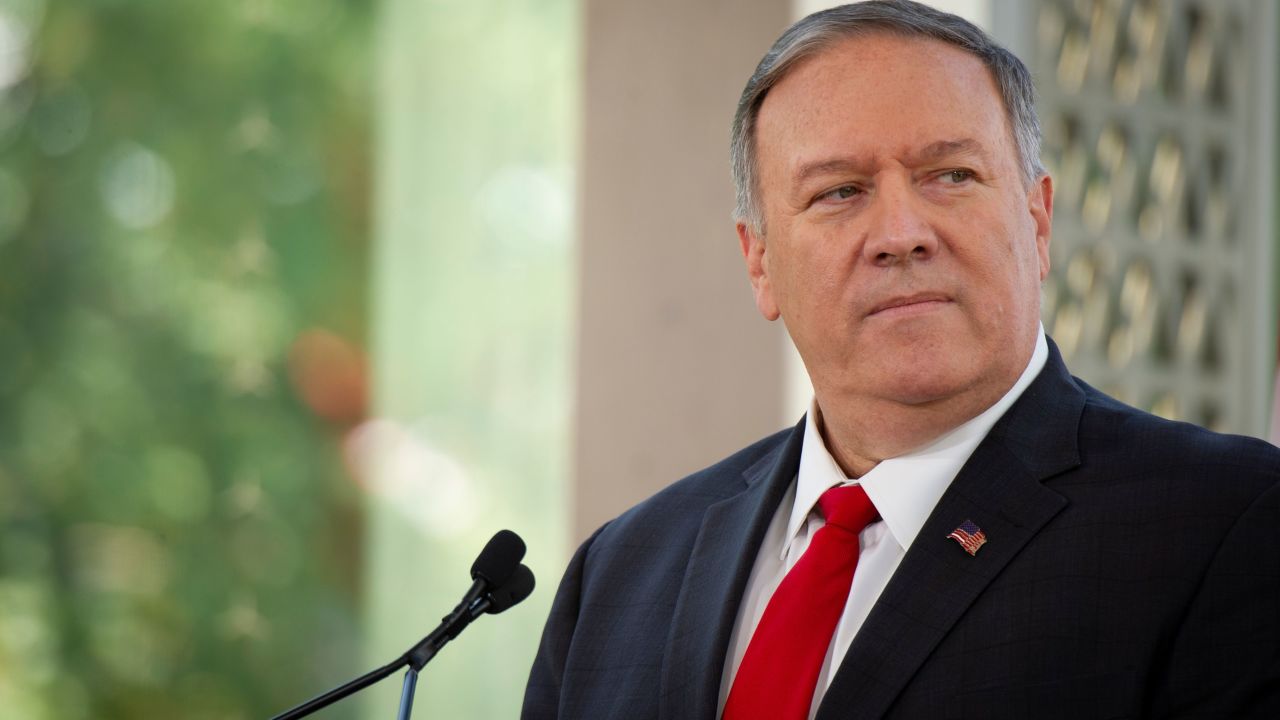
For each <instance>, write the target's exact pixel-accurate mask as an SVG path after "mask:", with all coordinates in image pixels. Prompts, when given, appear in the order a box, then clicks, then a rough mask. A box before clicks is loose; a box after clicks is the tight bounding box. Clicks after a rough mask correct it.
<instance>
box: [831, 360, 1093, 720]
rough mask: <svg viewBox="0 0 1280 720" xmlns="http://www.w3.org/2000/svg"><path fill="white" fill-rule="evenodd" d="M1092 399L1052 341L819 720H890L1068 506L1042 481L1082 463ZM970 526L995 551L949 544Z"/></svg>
mask: <svg viewBox="0 0 1280 720" xmlns="http://www.w3.org/2000/svg"><path fill="white" fill-rule="evenodd" d="M1083 408H1084V393H1083V392H1082V391H1081V390H1080V388H1079V387H1078V386H1077V385H1076V384H1075V382H1074V381H1073V380H1072V378H1071V377H1070V375H1069V374H1068V373H1067V370H1066V367H1065V365H1063V363H1062V357H1061V356H1060V355H1059V353H1058V350H1057V347H1056V346H1054V345H1053V343H1052V342H1050V344H1049V359H1048V362H1047V363H1046V365H1045V368H1044V370H1043V371H1042V372H1041V373H1040V375H1039V377H1037V378H1036V380H1035V382H1033V383H1032V384H1031V386H1030V387H1029V388H1027V390H1026V392H1025V393H1024V394H1023V396H1022V397H1021V398H1019V399H1018V402H1016V403H1015V404H1014V405H1013V407H1011V408H1010V409H1009V412H1008V413H1006V414H1005V416H1004V417H1003V418H1001V419H1000V421H999V422H997V423H996V425H995V426H994V427H993V428H992V429H991V432H990V433H989V434H988V435H987V437H986V439H985V440H983V442H982V443H981V444H980V445H979V446H978V448H977V449H976V450H975V451H974V453H973V455H972V456H971V457H970V458H969V461H968V462H967V463H965V465H964V467H963V468H962V469H961V470H960V473H959V474H958V475H956V478H955V480H954V481H953V482H952V484H951V487H950V488H948V490H947V491H946V492H945V493H944V494H943V496H942V498H941V499H940V500H939V501H938V504H937V506H936V507H935V508H934V509H933V512H932V513H930V515H929V518H928V519H927V520H926V521H925V524H924V526H923V528H922V529H921V531H920V534H919V535H918V536H917V537H916V539H915V541H914V542H913V543H912V545H911V547H910V548H909V549H908V550H907V553H906V555H905V556H904V557H903V559H902V563H901V565H899V566H898V570H897V572H895V573H894V576H893V578H892V579H890V581H889V584H888V585H887V586H886V587H885V590H884V592H883V593H882V594H881V596H880V599H879V600H878V601H877V602H876V605H875V607H873V608H872V610H871V614H870V615H869V616H868V617H867V620H866V622H864V623H863V625H862V628H861V629H860V630H859V631H858V634H857V636H856V637H855V638H854V641H853V644H852V645H851V646H850V648H849V651H848V653H847V654H846V655H845V658H844V660H843V662H842V663H841V666H840V669H839V670H838V671H837V673H836V676H835V678H834V679H833V681H832V684H831V686H830V688H828V690H827V694H826V696H825V697H824V699H823V702H822V705H821V707H820V708H819V711H818V720H827V719H829V718H836V717H839V718H878V717H882V716H883V715H884V714H885V713H886V712H887V711H888V709H889V708H890V706H891V705H892V704H893V702H894V700H895V699H896V698H897V697H898V695H899V694H900V693H901V692H902V690H903V688H904V687H905V686H906V685H907V683H908V682H910V680H911V678H912V677H913V676H914V675H915V673H916V671H917V670H918V669H919V668H920V666H921V665H922V664H923V663H924V662H925V661H926V660H927V659H928V657H929V655H930V654H931V653H932V652H933V650H934V648H935V647H937V645H938V643H939V642H941V640H942V638H943V637H944V636H946V634H947V633H948V632H949V631H950V630H951V628H952V627H953V626H954V625H955V623H956V622H957V621H958V620H959V619H960V618H961V617H962V616H963V615H964V613H965V611H966V610H968V608H969V606H970V605H971V604H972V603H973V601H974V600H975V599H976V598H977V597H978V595H980V594H981V593H982V591H983V590H984V589H986V587H987V586H988V585H989V584H990V583H991V581H992V580H994V579H995V577H996V576H997V575H998V574H999V573H1000V572H1001V571H1002V570H1003V569H1004V567H1005V566H1006V565H1007V564H1008V563H1009V562H1010V561H1011V560H1012V559H1013V557H1014V556H1015V555H1017V554H1018V552H1019V551H1020V550H1021V549H1022V548H1023V547H1024V546H1025V545H1026V544H1027V543H1028V542H1030V541H1031V540H1032V538H1034V537H1035V535H1036V534H1037V533H1039V532H1040V530H1041V528H1043V527H1044V526H1045V524H1046V523H1048V522H1049V520H1050V519H1052V518H1053V517H1054V516H1055V515H1056V514H1057V513H1058V512H1060V511H1061V510H1062V508H1064V507H1065V506H1066V504H1067V501H1066V499H1065V498H1064V497H1062V496H1061V495H1059V494H1058V493H1056V492H1054V491H1052V490H1050V489H1048V488H1046V487H1045V486H1044V485H1043V484H1042V482H1043V481H1044V480H1045V479H1047V478H1048V477H1050V476H1053V475H1056V474H1058V473H1061V472H1064V471H1066V470H1069V469H1071V468H1073V467H1075V466H1077V465H1079V463H1080V453H1079V448H1078V444H1077V436H1078V429H1079V423H1080V416H1081V413H1082V412H1083ZM965 520H972V521H973V522H974V523H975V524H977V525H978V526H979V527H980V528H982V530H983V531H984V532H985V533H986V535H987V537H988V543H987V544H986V545H985V546H983V547H982V549H981V550H980V551H979V552H978V554H977V555H976V556H973V557H971V556H969V555H968V554H967V553H966V552H964V550H963V549H962V548H961V547H960V546H959V545H958V544H957V543H955V542H954V541H953V540H949V539H947V535H948V534H949V533H950V532H951V531H952V530H954V529H955V528H956V527H957V526H958V525H960V523H962V522H964V521H965Z"/></svg>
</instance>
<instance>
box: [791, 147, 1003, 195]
mask: <svg viewBox="0 0 1280 720" xmlns="http://www.w3.org/2000/svg"><path fill="white" fill-rule="evenodd" d="M956 155H977V156H978V158H979V159H981V160H983V161H984V162H985V161H987V160H988V157H987V153H986V151H985V149H984V148H983V147H982V143H980V142H978V141H977V140H974V139H972V138H960V139H958V140H938V141H936V142H931V143H929V144H928V145H926V146H924V147H923V148H921V149H920V150H916V151H912V152H910V153H908V154H907V158H906V159H907V164H908V165H925V164H929V163H933V162H937V161H939V160H943V159H946V158H949V157H954V156H956ZM869 164H870V161H869V160H868V159H865V158H853V157H840V158H833V159H830V160H820V161H818V162H813V163H807V164H805V165H802V166H800V169H798V170H797V171H796V173H795V175H794V182H795V184H796V185H800V184H802V183H804V182H805V181H806V180H808V179H809V178H812V177H814V176H816V175H825V174H827V173H833V172H848V171H856V170H858V169H859V168H863V167H866V166H867V165H869Z"/></svg>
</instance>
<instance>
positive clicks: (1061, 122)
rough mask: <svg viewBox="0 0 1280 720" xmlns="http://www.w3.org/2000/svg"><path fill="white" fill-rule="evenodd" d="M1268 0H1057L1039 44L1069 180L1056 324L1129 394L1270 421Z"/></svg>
mask: <svg viewBox="0 0 1280 720" xmlns="http://www.w3.org/2000/svg"><path fill="white" fill-rule="evenodd" d="M1268 4H1269V2H1268V0H1262V1H1257V2H1251V1H1249V0H1215V1H1213V2H1192V1H1189V0H1041V2H1040V3H1039V4H1038V10H1037V12H1036V13H1035V17H1034V30H1033V32H1034V33H1035V43H1034V47H1035V50H1034V52H1033V53H1032V54H1031V55H1032V57H1031V58H1030V59H1031V60H1032V70H1033V72H1034V73H1035V75H1036V79H1037V85H1038V87H1039V90H1040V113H1041V118H1042V122H1043V124H1044V131H1045V151H1044V159H1045V163H1046V165H1047V166H1048V167H1049V170H1050V172H1051V173H1052V174H1053V176H1054V178H1055V180H1056V197H1055V203H1054V206H1055V218H1054V238H1053V244H1052V260H1053V271H1052V274H1051V277H1050V279H1049V281H1048V282H1047V283H1046V285H1045V296H1044V297H1045V306H1044V322H1045V328H1046V329H1047V330H1048V332H1049V333H1050V335H1051V336H1052V337H1053V338H1054V339H1055V340H1056V341H1057V342H1058V345H1059V347H1060V348H1061V350H1062V352H1063V355H1064V356H1065V357H1066V358H1067V361H1068V363H1069V365H1070V366H1071V368H1072V369H1073V371H1074V372H1075V373H1076V374H1077V375H1079V376H1081V377H1083V378H1084V379H1086V380H1087V381H1089V382H1091V383H1093V384H1095V385H1097V386H1099V387H1100V388H1102V389H1104V390H1105V391H1107V392H1109V393H1111V394H1113V395H1115V396H1116V397H1119V398H1120V399H1122V400H1124V401H1125V402H1128V403H1130V404H1133V405H1137V406H1139V407H1143V408H1146V409H1149V410H1152V411H1153V412H1156V413H1157V414H1160V415H1164V416H1166V417H1172V418H1177V419H1184V420H1190V421H1192V422H1196V423H1200V424H1204V425H1206V426H1208V427H1211V428H1214V429H1220V430H1228V431H1233V432H1245V433H1252V434H1262V433H1263V431H1264V430H1265V428H1264V427H1262V424H1261V423H1262V421H1261V418H1262V416H1263V414H1262V412H1261V410H1260V409H1261V407H1262V404H1261V403H1262V402H1263V399H1262V397H1263V395H1264V394H1265V389H1266V387H1267V384H1266V378H1267V374H1266V372H1265V368H1264V365H1265V364H1266V362H1265V360H1264V358H1267V357H1269V354H1270V348H1271V347H1273V345H1274V337H1275V336H1274V334H1273V333H1274V327H1273V326H1271V321H1270V319H1269V318H1270V313H1269V311H1268V304H1269V303H1270V298H1271V295H1270V290H1269V288H1268V287H1266V285H1267V283H1268V282H1269V279H1270V274H1269V273H1268V272H1265V271H1264V272H1260V271H1259V270H1260V268H1261V269H1264V270H1265V268H1266V266H1267V265H1268V264H1269V257H1270V252H1269V243H1271V242H1273V240H1272V239H1271V237H1270V232H1269V230H1268V223H1267V221H1266V218H1267V213H1268V212H1269V209H1268V208H1267V207H1266V206H1265V205H1266V204H1265V202H1264V201H1263V200H1262V198H1263V197H1264V194H1263V193H1261V192H1259V190H1260V189H1261V188H1262V187H1265V186H1266V178H1269V175H1264V174H1269V173H1270V172H1271V168H1270V163H1269V162H1265V161H1266V160H1268V159H1269V157H1265V156H1267V155H1269V153H1263V152H1262V150H1263V148H1264V147H1266V146H1267V144H1268V143H1266V142H1264V143H1262V144H1261V145H1259V143H1258V140H1257V138H1258V137H1259V132H1258V129H1259V128H1260V127H1263V126H1264V124H1265V127H1266V128H1267V132H1274V123H1275V119H1274V117H1273V116H1272V115H1271V111H1270V109H1269V108H1267V107H1266V105H1267V102H1266V98H1268V97H1269V94H1268V93H1259V92H1258V88H1260V87H1264V86H1265V85H1264V84H1265V83H1272V82H1274V71H1272V70H1268V69H1267V68H1266V67H1265V65H1266V63H1267V62H1271V60H1270V59H1268V56H1269V55H1273V54H1274V53H1273V51H1272V50H1271V49H1270V48H1268V47H1266V44H1267V43H1274V42H1275V33H1274V13H1273V8H1268V7H1266V6H1267V5H1268ZM1263 20H1265V22H1266V23H1269V25H1267V26H1266V27H1264V28H1261V29H1259V28H1257V27H1254V25H1255V24H1257V23H1259V22H1260V21H1263Z"/></svg>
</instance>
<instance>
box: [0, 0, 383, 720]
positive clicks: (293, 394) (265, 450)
mask: <svg viewBox="0 0 1280 720" xmlns="http://www.w3.org/2000/svg"><path fill="white" fill-rule="evenodd" d="M372 11H373V7H372V3H370V2H337V1H333V0H298V1H296V2H287V3H286V2H268V3H264V2H214V3H210V2H194V1H174V2H147V1H142V0H139V1H125V0H116V1H111V0H108V1H103V0H97V1H87V0H57V1H56V2H48V3H45V2H40V1H39V0H5V2H0V708H3V709H2V710H0V715H3V716H4V717H8V718H31V719H38V718H90V717H91V718H159V717H184V718H206V717H207V718H240V717H256V716H264V715H266V714H269V713H270V712H274V711H278V710H280V709H283V708H285V707H288V706H289V705H292V704H293V703H295V702H299V701H301V700H302V699H304V698H305V697H306V696H308V695H310V694H314V693H316V692H319V691H320V690H322V689H325V688H326V687H328V686H329V685H332V684H334V683H335V682H337V681H338V680H339V679H341V678H342V676H343V675H346V674H350V673H352V672H353V671H354V670H355V669H356V668H358V667H359V666H360V662H359V660H360V655H359V652H358V649H359V648H358V636H357V621H358V618H359V607H360V600H359V592H358V591H359V587H360V580H361V578H360V572H361V569H360V568H361V552H362V547H361V538H362V537H363V532H362V527H361V525H362V514H361V513H360V512H359V504H358V497H357V495H358V493H357V491H356V489H355V487H354V485H353V484H352V483H351V482H350V481H349V480H348V473H347V472H346V470H345V469H344V467H343V463H342V459H341V455H340V452H339V445H338V443H337V440H338V439H339V438H340V436H341V434H342V433H343V432H344V430H345V429H347V428H348V427H350V426H351V425H353V424H355V423H357V422H359V421H360V420H361V419H362V418H363V416H364V415H365V413H366V404H367V403H366V400H365V397H366V394H367V393H366V391H365V387H364V386H365V377H364V376H365V370H364V365H365V363H364V360H363V350H362V347H363V346H364V345H365V336H366V332H367V328H366V325H367V320H366V316H367V304H368V299H367V298H368V292H367V290H368V289H367V283H368V280H367V276H368V273H367V266H368V260H369V248H370V230H369V228H370V205H369V197H370V187H369V186H370V177H371V170H370V165H371V143H370V116H371V107H370V104H371V95H372V92H371V89H370V82H369V79H368V78H369V75H370V72H371V57H370V46H371V35H370V25H371V21H372V14H373V13H372ZM341 712H342V711H339V713H338V714H336V715H335V716H337V717H341V716H342V714H341ZM346 712H348V714H350V711H346Z"/></svg>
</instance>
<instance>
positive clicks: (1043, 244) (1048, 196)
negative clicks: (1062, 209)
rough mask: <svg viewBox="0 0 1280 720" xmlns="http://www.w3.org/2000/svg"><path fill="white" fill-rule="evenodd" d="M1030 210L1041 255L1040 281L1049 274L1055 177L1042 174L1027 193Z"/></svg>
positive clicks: (1037, 248) (1038, 250) (1037, 246)
mask: <svg viewBox="0 0 1280 720" xmlns="http://www.w3.org/2000/svg"><path fill="white" fill-rule="evenodd" d="M1027 205H1028V210H1030V211H1031V219H1032V221H1033V222H1035V224H1036V252H1037V254H1039V256H1040V282H1044V279H1045V278H1046V277H1048V276H1049V240H1050V239H1051V238H1052V235H1053V178H1051V177H1049V176H1048V175H1041V176H1040V179H1039V180H1037V181H1036V183H1035V185H1033V186H1032V187H1031V191H1030V192H1029V193H1027Z"/></svg>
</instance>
